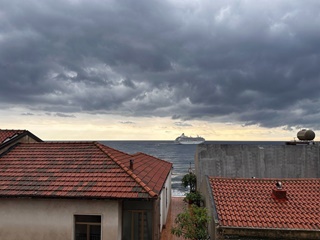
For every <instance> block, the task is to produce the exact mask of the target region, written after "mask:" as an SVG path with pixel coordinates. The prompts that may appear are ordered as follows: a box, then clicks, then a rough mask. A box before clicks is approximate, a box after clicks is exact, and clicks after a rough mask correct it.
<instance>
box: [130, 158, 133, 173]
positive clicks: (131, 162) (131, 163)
mask: <svg viewBox="0 0 320 240" xmlns="http://www.w3.org/2000/svg"><path fill="white" fill-rule="evenodd" d="M130 170H133V159H130Z"/></svg>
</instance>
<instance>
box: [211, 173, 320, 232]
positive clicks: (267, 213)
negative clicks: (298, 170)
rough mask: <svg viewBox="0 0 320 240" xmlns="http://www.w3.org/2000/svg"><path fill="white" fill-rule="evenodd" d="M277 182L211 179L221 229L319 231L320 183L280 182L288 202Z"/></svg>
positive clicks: (286, 180)
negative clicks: (278, 191)
mask: <svg viewBox="0 0 320 240" xmlns="http://www.w3.org/2000/svg"><path fill="white" fill-rule="evenodd" d="M277 180H278V179H277ZM277 180H276V179H239V178H218V177H209V182H210V185H211V189H212V194H213V199H214V204H215V207H216V211H217V215H218V220H219V225H220V226H226V227H254V228H278V229H312V230H315V229H316V230H320V207H319V206H320V179H280V181H281V182H282V186H283V189H284V190H286V198H287V199H285V200H280V199H277V198H275V197H274V196H272V189H274V188H275V183H276V182H277Z"/></svg>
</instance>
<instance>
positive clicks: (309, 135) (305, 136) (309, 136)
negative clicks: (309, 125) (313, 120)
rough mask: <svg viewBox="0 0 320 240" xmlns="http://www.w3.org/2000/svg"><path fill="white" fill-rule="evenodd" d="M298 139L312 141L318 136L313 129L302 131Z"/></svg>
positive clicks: (298, 134)
mask: <svg viewBox="0 0 320 240" xmlns="http://www.w3.org/2000/svg"><path fill="white" fill-rule="evenodd" d="M297 137H298V139H299V140H302V141H312V140H313V139H314V138H315V137H316V134H315V133H314V131H312V130H311V129H302V130H300V131H299V132H298V133H297Z"/></svg>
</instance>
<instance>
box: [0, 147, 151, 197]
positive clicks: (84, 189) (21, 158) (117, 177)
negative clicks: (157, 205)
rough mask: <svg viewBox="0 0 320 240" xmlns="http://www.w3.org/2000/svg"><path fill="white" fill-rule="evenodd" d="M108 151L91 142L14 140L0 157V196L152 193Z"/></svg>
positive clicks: (86, 195) (91, 195) (134, 195)
mask: <svg viewBox="0 0 320 240" xmlns="http://www.w3.org/2000/svg"><path fill="white" fill-rule="evenodd" d="M109 150H110V153H111V154H110V155H112V153H113V154H118V155H117V158H121V157H123V156H125V155H126V154H124V153H122V154H121V152H118V151H116V150H114V151H111V148H109ZM110 155H109V154H106V152H105V151H102V149H101V145H100V144H98V143H95V142H73V143H71V142H67V143H62V142H55V143H50V142H44V143H26V144H24V143H22V144H18V145H17V146H16V147H15V148H14V149H12V150H11V151H10V152H8V153H7V154H5V155H3V156H2V157H1V158H0V197H17V196H19V197H68V198H79V197H80V198H150V197H153V196H155V195H153V194H152V192H151V193H150V192H148V188H147V187H143V186H142V185H141V184H139V183H138V181H137V179H135V178H134V176H132V175H130V173H129V172H128V170H127V169H125V168H123V166H120V164H119V162H118V161H117V160H116V159H113V158H112V157H114V156H110ZM125 157H127V156H125Z"/></svg>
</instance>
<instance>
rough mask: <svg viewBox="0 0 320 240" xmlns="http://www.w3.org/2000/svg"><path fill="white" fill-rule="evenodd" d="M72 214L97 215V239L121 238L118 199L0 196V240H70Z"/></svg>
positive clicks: (72, 224) (72, 222)
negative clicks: (100, 230)
mask: <svg viewBox="0 0 320 240" xmlns="http://www.w3.org/2000/svg"><path fill="white" fill-rule="evenodd" d="M76 214H80V215H81V214H83V215H87V214H92V215H101V229H102V238H101V239H103V240H107V239H108V240H120V239H121V236H120V235H121V210H120V204H119V203H118V201H102V200H63V199H0V239H5V240H18V239H23V240H43V239H46V240H61V239H63V240H68V239H70V240H73V239H74V215H76Z"/></svg>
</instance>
